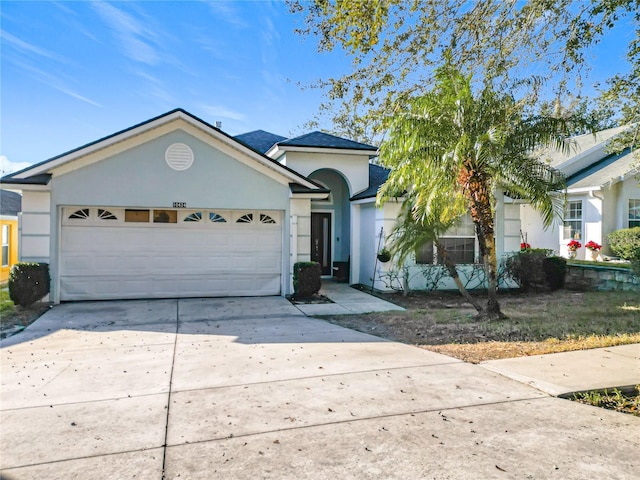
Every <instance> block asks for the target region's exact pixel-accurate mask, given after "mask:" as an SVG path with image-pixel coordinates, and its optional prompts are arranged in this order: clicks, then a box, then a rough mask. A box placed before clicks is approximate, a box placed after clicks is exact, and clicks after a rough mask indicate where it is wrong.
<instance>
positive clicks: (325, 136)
mask: <svg viewBox="0 0 640 480" xmlns="http://www.w3.org/2000/svg"><path fill="white" fill-rule="evenodd" d="M278 145H281V146H283V147H316V148H340V149H344V150H366V151H371V152H372V153H373V152H376V151H377V150H378V148H377V147H374V146H373V145H367V144H366V143H360V142H354V141H353V140H347V139H346V138H342V137H337V136H335V135H331V134H329V133H324V132H311V133H306V134H304V135H300V136H299V137H295V138H290V139H288V140H285V141H281V142H278Z"/></svg>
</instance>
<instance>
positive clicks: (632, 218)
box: [629, 198, 640, 228]
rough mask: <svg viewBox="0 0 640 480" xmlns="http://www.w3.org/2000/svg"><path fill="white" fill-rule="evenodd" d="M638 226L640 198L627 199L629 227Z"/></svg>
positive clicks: (639, 222)
mask: <svg viewBox="0 0 640 480" xmlns="http://www.w3.org/2000/svg"><path fill="white" fill-rule="evenodd" d="M633 227H640V199H638V198H632V199H630V200H629V228H633Z"/></svg>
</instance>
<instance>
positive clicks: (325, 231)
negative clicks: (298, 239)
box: [311, 213, 333, 275]
mask: <svg viewBox="0 0 640 480" xmlns="http://www.w3.org/2000/svg"><path fill="white" fill-rule="evenodd" d="M311 261H313V262H318V263H319V264H320V268H321V269H322V275H332V274H333V272H332V270H331V214H330V213H311Z"/></svg>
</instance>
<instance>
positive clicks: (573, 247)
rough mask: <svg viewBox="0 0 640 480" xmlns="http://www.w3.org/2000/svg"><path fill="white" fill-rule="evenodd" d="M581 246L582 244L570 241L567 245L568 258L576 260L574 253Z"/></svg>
mask: <svg viewBox="0 0 640 480" xmlns="http://www.w3.org/2000/svg"><path fill="white" fill-rule="evenodd" d="M581 246H582V244H581V243H580V242H579V241H577V240H571V241H570V242H569V243H568V244H567V248H568V249H569V258H576V251H577V250H578V249H579V248H580V247H581Z"/></svg>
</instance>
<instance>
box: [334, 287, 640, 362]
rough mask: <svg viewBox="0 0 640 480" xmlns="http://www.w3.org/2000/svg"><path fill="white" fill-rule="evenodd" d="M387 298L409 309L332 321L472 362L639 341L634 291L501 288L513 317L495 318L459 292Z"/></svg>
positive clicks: (638, 299)
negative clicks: (480, 314) (481, 317)
mask: <svg viewBox="0 0 640 480" xmlns="http://www.w3.org/2000/svg"><path fill="white" fill-rule="evenodd" d="M384 297H385V299H386V300H389V301H391V302H393V303H397V304H399V305H402V306H403V307H405V308H407V311H406V312H384V313H371V314H365V315H349V316H347V315H345V316H339V317H338V316H333V317H328V318H327V320H329V321H330V322H333V323H337V324H340V325H343V326H346V327H348V328H353V329H355V330H359V331H362V332H365V333H371V334H374V335H378V336H381V337H385V338H389V339H392V340H397V341H400V342H404V343H408V344H412V345H417V346H419V347H421V348H425V349H428V350H433V351H436V352H440V353H444V354H447V355H451V356H453V357H456V358H460V359H462V360H465V361H469V362H473V363H477V362H481V361H484V360H492V359H498V358H510V357H517V356H525V355H540V354H545V353H556V352H565V351H570V350H583V349H589V348H599V347H610V346H614V345H623V344H629V343H640V295H638V293H637V292H568V291H558V292H554V293H540V294H518V293H509V294H502V295H501V297H500V302H501V305H502V308H503V311H504V312H505V313H506V314H507V316H508V317H509V318H507V319H505V320H497V321H492V322H485V321H477V320H476V319H475V318H474V317H475V310H474V309H473V308H471V306H470V305H468V304H466V303H465V302H464V301H463V299H462V297H460V296H459V295H458V294H455V293H448V292H413V293H412V294H411V295H409V296H408V297H402V296H401V295H385V296H384Z"/></svg>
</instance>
